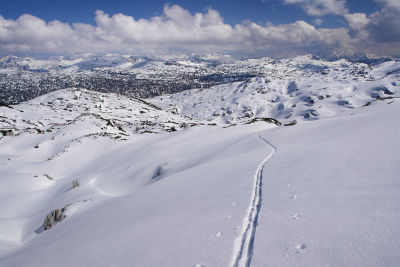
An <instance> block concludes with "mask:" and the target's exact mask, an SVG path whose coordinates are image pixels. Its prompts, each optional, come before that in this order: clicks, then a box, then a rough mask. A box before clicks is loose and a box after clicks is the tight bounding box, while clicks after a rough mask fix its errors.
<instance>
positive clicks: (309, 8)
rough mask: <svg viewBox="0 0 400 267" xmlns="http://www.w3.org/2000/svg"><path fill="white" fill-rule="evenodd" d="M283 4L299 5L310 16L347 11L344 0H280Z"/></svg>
mask: <svg viewBox="0 0 400 267" xmlns="http://www.w3.org/2000/svg"><path fill="white" fill-rule="evenodd" d="M282 1H283V2H284V3H285V4H297V5H300V6H301V7H302V8H303V9H304V11H305V12H306V13H307V14H308V15H311V16H324V15H328V14H335V15H343V14H346V13H348V10H347V8H346V0H282Z"/></svg>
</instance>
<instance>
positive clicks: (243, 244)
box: [232, 134, 277, 267]
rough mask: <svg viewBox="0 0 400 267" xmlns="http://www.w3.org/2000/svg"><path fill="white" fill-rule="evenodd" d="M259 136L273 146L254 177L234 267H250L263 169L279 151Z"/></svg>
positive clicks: (259, 204)
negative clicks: (251, 194) (250, 198)
mask: <svg viewBox="0 0 400 267" xmlns="http://www.w3.org/2000/svg"><path fill="white" fill-rule="evenodd" d="M258 137H259V138H260V139H261V140H262V141H264V142H265V143H266V144H268V146H269V147H271V148H272V150H271V152H270V153H269V154H268V156H267V157H265V159H264V160H263V161H262V162H261V163H260V165H259V166H258V168H257V171H256V174H255V177H254V190H253V196H252V200H251V203H250V206H249V210H248V216H246V217H245V218H244V220H243V226H242V235H241V236H239V237H238V239H237V240H236V241H235V247H234V253H233V263H232V266H233V267H249V266H250V264H251V259H252V256H253V249H254V240H255V234H256V228H257V223H258V215H259V213H260V210H261V205H262V197H263V195H262V185H263V171H264V167H265V165H266V164H267V162H268V160H269V159H270V158H271V157H272V156H273V155H274V153H275V152H276V151H277V148H276V147H275V146H273V145H272V144H271V143H270V142H269V141H268V140H267V139H265V138H264V137H262V136H261V135H260V134H258Z"/></svg>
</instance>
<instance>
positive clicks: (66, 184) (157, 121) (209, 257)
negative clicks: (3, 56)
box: [0, 62, 400, 266]
mask: <svg viewBox="0 0 400 267" xmlns="http://www.w3.org/2000/svg"><path fill="white" fill-rule="evenodd" d="M335 64H338V66H339V65H340V64H341V63H340V62H337V63H335ZM398 70H399V65H398V62H389V63H383V64H382V65H379V66H377V67H375V68H374V69H371V70H370V71H369V74H368V75H371V77H372V78H371V81H368V80H369V79H370V77H369V76H368V77H367V78H365V79H363V80H359V81H356V80H352V79H349V78H345V76H346V74H343V75H344V76H343V79H342V78H340V79H338V78H335V77H333V76H332V75H333V74H332V75H331V74H324V75H321V76H318V75H317V76H313V75H310V77H305V76H304V77H302V78H297V79H289V80H288V81H286V80H284V79H278V78H277V79H271V80H270V81H268V80H267V79H266V78H265V77H260V78H255V79H253V80H251V81H249V82H246V83H232V84H229V85H221V86H217V87H214V88H211V89H207V90H192V91H188V92H185V93H181V94H177V95H171V96H162V99H161V97H160V98H156V99H152V100H148V101H149V102H151V103H153V104H151V103H149V102H146V101H143V100H140V99H131V98H127V97H124V96H120V95H115V94H102V93H96V92H92V91H87V90H76V89H67V90H62V91H57V92H53V93H51V94H47V95H44V96H41V97H40V98H36V99H34V100H31V101H28V102H24V103H21V104H19V105H16V106H10V107H7V106H2V107H0V112H1V113H0V116H1V117H0V125H1V129H0V130H1V134H2V135H3V136H0V174H1V175H0V185H1V186H0V266H54V265H57V266H250V265H251V266H397V265H398V262H400V256H399V253H398V251H399V249H400V247H399V242H398V240H399V238H400V228H399V227H398V218H400V184H399V179H398V178H399V173H400V167H399V166H400V165H399V164H398V163H399V160H400V157H399V155H400V154H399V151H400V141H399V140H398V138H397V135H396V133H397V132H398V131H399V130H400V121H399V119H398V117H399V114H400V101H399V100H398V96H399V86H400V79H399V72H398ZM335 73H337V72H335ZM236 103H237V104H236ZM158 106H161V107H164V108H165V109H166V110H163V109H160V108H158ZM279 106H282V108H279ZM229 108H231V109H229ZM175 109H176V110H175ZM311 110H316V111H318V114H317V115H315V114H316V113H315V114H312V111H311ZM176 111H178V113H179V114H176V113H177V112H176ZM306 112H309V113H310V116H308V115H306ZM289 115H290V117H289ZM191 117H192V118H191ZM210 118H211V119H210ZM232 118H234V120H233V119H232ZM267 118H275V119H278V120H280V121H282V122H283V123H289V122H291V121H293V120H296V121H297V124H296V125H292V126H291V127H286V126H277V125H276V124H279V123H277V122H276V121H275V120H273V119H267ZM249 122H253V123H249ZM269 122H272V123H269ZM275 123H276V124H275ZM215 124H217V125H215ZM221 126H222V127H221ZM227 126H234V127H227ZM52 210H57V211H56V212H53V215H54V214H58V215H60V216H55V217H54V218H56V217H57V220H58V219H59V220H58V221H57V220H56V222H55V224H52V225H51V227H49V220H46V218H49V216H48V215H49V214H50V215H51V214H52V213H51V211H52ZM53 215H52V216H53ZM52 216H50V218H53V217H52ZM64 217H65V218H64ZM61 220H62V221H61Z"/></svg>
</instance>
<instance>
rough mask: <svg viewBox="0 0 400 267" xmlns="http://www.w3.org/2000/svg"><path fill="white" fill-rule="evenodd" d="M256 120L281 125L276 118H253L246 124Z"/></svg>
mask: <svg viewBox="0 0 400 267" xmlns="http://www.w3.org/2000/svg"><path fill="white" fill-rule="evenodd" d="M257 121H265V122H268V123H273V124H275V125H276V126H281V125H282V123H281V122H280V121H278V120H276V119H274V118H254V119H252V120H251V121H249V122H247V123H246V124H250V123H254V122H257Z"/></svg>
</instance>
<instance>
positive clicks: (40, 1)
mask: <svg viewBox="0 0 400 267" xmlns="http://www.w3.org/2000/svg"><path fill="white" fill-rule="evenodd" d="M165 4H177V5H179V6H181V7H183V8H185V9H187V10H189V11H191V12H193V13H195V12H202V11H204V10H205V9H206V8H209V7H211V8H213V9H216V10H218V11H219V12H220V14H221V15H222V17H224V20H225V22H226V23H228V24H231V25H233V24H238V23H240V22H242V21H244V20H251V21H254V22H256V23H259V24H263V23H266V22H267V21H270V22H272V23H273V24H283V23H290V22H294V21H296V20H305V21H307V22H310V23H312V21H313V20H314V19H315V17H314V16H309V15H307V13H305V12H304V11H303V10H302V9H301V7H300V6H299V5H287V4H284V3H283V2H282V1H280V0H268V1H264V2H263V1H261V0H214V1H209V0H205V1H198V0H197V1H196V0H193V1H182V0H176V1H162V0H135V1H131V0H113V1H109V0H99V1H82V0H80V1H79V0H69V1H56V0H53V1H51V0H35V1H27V0H13V1H7V2H6V3H3V4H2V5H1V7H0V14H1V15H2V16H3V17H5V18H7V19H17V18H18V17H19V16H21V15H22V14H25V13H26V14H31V15H34V16H37V17H40V18H42V19H44V20H46V21H51V20H55V19H57V20H60V21H63V22H69V23H73V22H84V23H90V24H94V23H95V22H94V13H95V11H96V10H98V9H100V10H103V11H104V12H106V13H108V14H116V13H123V14H125V15H130V16H133V17H134V18H150V17H153V16H157V15H161V14H162V11H163V7H164V5H165ZM347 6H348V8H349V10H350V12H351V13H355V12H362V13H366V14H371V13H373V12H375V11H376V10H378V8H379V4H378V3H376V2H374V1H373V0H352V1H348V2H347ZM322 17H324V23H323V24H321V26H324V27H330V28H332V27H340V26H343V24H344V23H345V22H344V21H343V19H342V18H341V17H340V16H322Z"/></svg>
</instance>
